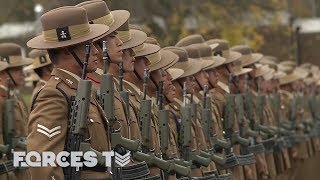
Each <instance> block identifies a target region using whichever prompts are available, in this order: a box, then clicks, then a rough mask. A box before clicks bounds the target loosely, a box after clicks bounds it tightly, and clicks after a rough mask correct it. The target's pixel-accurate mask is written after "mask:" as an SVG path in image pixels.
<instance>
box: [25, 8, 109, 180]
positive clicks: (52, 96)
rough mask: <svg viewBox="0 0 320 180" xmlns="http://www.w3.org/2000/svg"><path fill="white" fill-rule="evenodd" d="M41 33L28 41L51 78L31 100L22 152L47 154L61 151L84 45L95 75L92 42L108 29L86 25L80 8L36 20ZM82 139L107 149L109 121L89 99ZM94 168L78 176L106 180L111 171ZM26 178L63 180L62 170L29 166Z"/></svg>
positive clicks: (89, 70)
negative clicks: (47, 62)
mask: <svg viewBox="0 0 320 180" xmlns="http://www.w3.org/2000/svg"><path fill="white" fill-rule="evenodd" d="M41 23H42V28H43V34H42V35H39V36H37V37H35V38H33V39H31V40H29V41H28V43H27V45H28V46H29V47H31V48H34V49H46V50H47V51H48V54H49V57H50V59H51V62H52V64H53V65H54V69H53V71H52V73H51V78H50V79H49V80H48V81H47V83H46V84H45V86H44V87H43V88H42V90H41V91H39V92H38V94H37V95H36V96H35V98H34V100H33V102H32V108H31V109H32V111H31V114H30V117H29V122H28V132H29V135H28V139H27V140H28V144H27V151H28V152H30V151H37V152H39V153H41V152H44V151H51V152H53V153H55V154H58V153H59V152H61V151H63V150H65V148H66V147H65V146H66V144H65V142H66V138H67V131H68V124H69V115H68V113H69V110H70V108H71V104H69V101H70V98H71V96H75V95H76V93H77V89H78V83H79V80H80V76H81V75H82V68H83V66H84V59H85V52H84V50H85V46H86V45H87V44H90V45H91V51H90V57H89V58H88V60H89V62H88V66H87V71H88V73H91V72H94V71H95V70H96V69H97V64H98V57H97V56H98V50H97V49H96V48H95V46H94V45H93V44H92V42H91V41H92V39H95V38H98V37H100V36H101V35H103V34H105V33H106V32H107V31H108V29H109V28H108V26H106V25H100V24H89V21H88V18H87V13H86V11H85V9H83V8H79V7H74V6H66V7H60V8H57V9H54V10H51V11H49V12H47V13H45V14H44V15H42V17H41ZM86 124H87V127H88V131H87V132H85V133H86V137H85V138H86V139H87V140H90V141H87V142H89V143H90V145H91V147H92V148H93V149H95V150H97V151H99V152H102V151H110V150H111V147H110V139H109V132H108V120H107V119H106V117H105V114H104V112H103V109H102V108H101V106H100V105H99V104H98V102H97V101H96V99H95V98H94V97H91V98H90V105H89V111H88V122H87V123H86ZM102 169H103V170H101V168H100V167H99V168H98V167H93V168H90V169H85V170H83V171H81V172H80V173H81V174H80V176H81V178H87V179H106V178H110V173H109V172H107V169H106V168H102ZM30 173H31V178H32V179H34V180H38V179H39V180H40V179H41V180H42V179H61V180H62V179H65V178H66V179H67V178H68V177H64V176H65V174H64V171H63V168H62V167H53V166H49V167H32V168H30Z"/></svg>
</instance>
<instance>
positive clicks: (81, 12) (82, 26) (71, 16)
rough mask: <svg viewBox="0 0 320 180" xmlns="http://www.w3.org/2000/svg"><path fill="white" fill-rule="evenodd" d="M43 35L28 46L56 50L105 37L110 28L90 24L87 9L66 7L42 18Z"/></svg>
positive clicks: (50, 12) (30, 41) (29, 42)
mask: <svg viewBox="0 0 320 180" xmlns="http://www.w3.org/2000/svg"><path fill="white" fill-rule="evenodd" d="M41 24H42V29H43V32H42V35H39V36H37V37H34V38H33V39H31V40H29V41H28V42H27V45H28V46H29V47H31V48H34V49H55V48H61V47H67V46H71V45H75V44H79V43H83V42H87V41H89V40H92V39H95V38H98V37H100V36H101V35H103V34H104V33H106V32H107V31H108V30H109V27H108V26H106V25H102V24H89V21H88V17H87V12H86V10H85V9H83V8H80V7H75V6H64V7H60V8H57V9H53V10H51V11H49V12H47V13H45V14H43V15H42V16H41Z"/></svg>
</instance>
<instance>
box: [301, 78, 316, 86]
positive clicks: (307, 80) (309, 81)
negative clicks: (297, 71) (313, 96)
mask: <svg viewBox="0 0 320 180" xmlns="http://www.w3.org/2000/svg"><path fill="white" fill-rule="evenodd" d="M318 79H319V78H315V77H308V78H305V79H303V82H304V83H306V85H311V84H312V83H315V82H317V80H318Z"/></svg>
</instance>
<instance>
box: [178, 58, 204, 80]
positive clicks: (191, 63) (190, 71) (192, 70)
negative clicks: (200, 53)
mask: <svg viewBox="0 0 320 180" xmlns="http://www.w3.org/2000/svg"><path fill="white" fill-rule="evenodd" d="M173 68H178V69H182V70H184V73H183V74H182V75H181V76H180V77H179V78H183V77H188V76H192V75H194V74H196V73H198V72H200V71H201V70H202V66H201V63H199V61H198V60H194V59H191V58H189V59H188V61H187V62H181V63H177V64H175V65H174V66H173ZM179 78H178V79H179Z"/></svg>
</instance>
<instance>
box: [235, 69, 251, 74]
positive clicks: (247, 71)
mask: <svg viewBox="0 0 320 180" xmlns="http://www.w3.org/2000/svg"><path fill="white" fill-rule="evenodd" d="M251 71H252V69H251V68H242V69H241V71H239V72H234V73H233V75H234V76H240V75H243V74H247V73H249V72H251Z"/></svg>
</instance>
